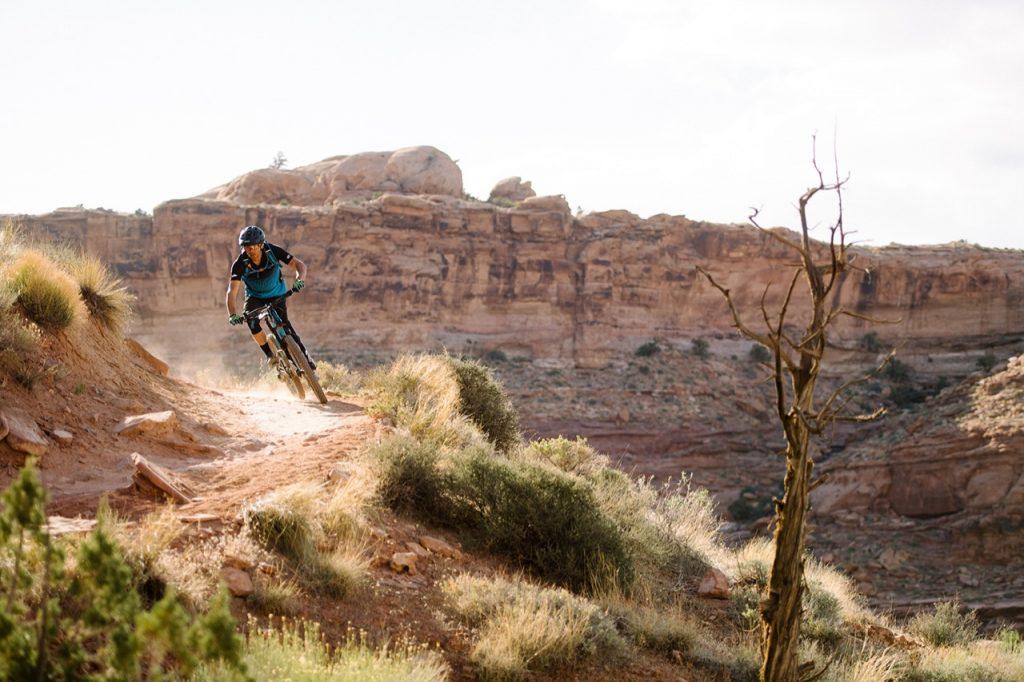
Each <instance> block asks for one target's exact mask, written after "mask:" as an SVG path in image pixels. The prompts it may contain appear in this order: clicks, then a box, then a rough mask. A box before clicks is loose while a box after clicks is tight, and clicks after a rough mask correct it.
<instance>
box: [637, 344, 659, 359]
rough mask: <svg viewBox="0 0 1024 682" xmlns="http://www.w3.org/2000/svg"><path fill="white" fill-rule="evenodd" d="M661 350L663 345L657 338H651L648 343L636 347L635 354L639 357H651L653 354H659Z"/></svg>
mask: <svg viewBox="0 0 1024 682" xmlns="http://www.w3.org/2000/svg"><path fill="white" fill-rule="evenodd" d="M660 352H661V346H659V345H658V342H657V340H655V339H651V340H650V341H648V342H647V343H643V344H640V346H639V347H638V348H637V349H636V353H635V354H636V356H637V357H638V358H649V357H651V356H654V355H657V354H658V353H660Z"/></svg>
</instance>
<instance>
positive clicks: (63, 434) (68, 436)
mask: <svg viewBox="0 0 1024 682" xmlns="http://www.w3.org/2000/svg"><path fill="white" fill-rule="evenodd" d="M50 435H51V436H53V439H54V440H55V441H57V442H58V443H60V444H61V445H71V441H73V440H74V439H75V436H74V434H72V433H71V432H70V431H65V430H64V429H54V430H53V431H51V432H50Z"/></svg>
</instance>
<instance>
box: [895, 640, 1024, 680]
mask: <svg viewBox="0 0 1024 682" xmlns="http://www.w3.org/2000/svg"><path fill="white" fill-rule="evenodd" d="M905 679H907V680H908V681H909V682H1019V681H1020V680H1024V653H1021V652H1011V651H1007V650H1006V649H1005V648H1003V647H1000V646H999V645H998V644H997V643H996V642H987V641H985V642H975V643H974V644H971V645H970V646H958V647H936V648H930V649H927V650H925V652H924V653H923V654H922V655H921V657H920V658H919V659H918V660H917V661H915V662H914V663H913V665H912V667H911V669H910V671H909V672H908V674H907V676H906V678H905Z"/></svg>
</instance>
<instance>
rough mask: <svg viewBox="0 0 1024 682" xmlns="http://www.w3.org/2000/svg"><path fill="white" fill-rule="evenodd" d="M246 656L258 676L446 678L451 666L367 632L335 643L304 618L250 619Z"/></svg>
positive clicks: (223, 676)
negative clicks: (267, 623)
mask: <svg viewBox="0 0 1024 682" xmlns="http://www.w3.org/2000/svg"><path fill="white" fill-rule="evenodd" d="M244 660H245V665H246V668H247V670H248V673H249V675H250V676H251V678H252V679H253V680H255V681H256V682H277V681H278V680H290V681H291V682H320V681H323V680H337V681H340V682H349V681H351V682H355V681H356V680H359V681H364V680H365V681H367V682H441V681H442V680H445V679H447V678H448V672H449V671H448V666H447V665H446V664H445V663H444V661H443V660H442V659H441V657H440V656H438V655H437V654H436V653H434V652H431V651H429V650H427V649H426V648H425V647H423V646H417V645H413V644H405V645H398V646H384V647H382V648H374V647H372V646H370V644H369V643H368V642H367V641H366V638H365V636H364V635H363V634H362V633H355V632H350V633H349V635H348V636H347V637H346V639H345V640H344V641H343V642H342V643H341V644H340V645H339V646H336V647H330V646H328V645H327V643H326V642H324V640H323V637H322V635H321V633H320V627H319V626H318V625H317V624H316V623H310V622H302V621H299V622H288V621H284V622H282V624H281V627H280V628H279V629H278V628H274V627H261V626H259V625H258V624H257V623H256V622H255V621H251V622H250V627H249V635H248V638H247V640H246V644H245V652H244ZM193 679H194V680H196V681H197V682H204V681H209V682H214V681H216V682H220V681H221V680H230V679H235V678H234V677H232V676H231V675H230V674H229V673H228V671H226V670H225V669H224V668H223V667H222V666H206V667H203V668H201V669H200V670H199V672H198V673H197V674H196V675H195V677H194V678H193Z"/></svg>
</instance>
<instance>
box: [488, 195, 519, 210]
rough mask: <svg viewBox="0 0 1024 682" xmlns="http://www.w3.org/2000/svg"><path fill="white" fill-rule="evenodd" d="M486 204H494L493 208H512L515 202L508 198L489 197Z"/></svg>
mask: <svg viewBox="0 0 1024 682" xmlns="http://www.w3.org/2000/svg"><path fill="white" fill-rule="evenodd" d="M487 203H488V204H494V205H495V206H501V207H502V208H514V207H515V205H516V202H515V201H512V200H511V199H509V198H508V197H491V198H490V199H488V200H487Z"/></svg>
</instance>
